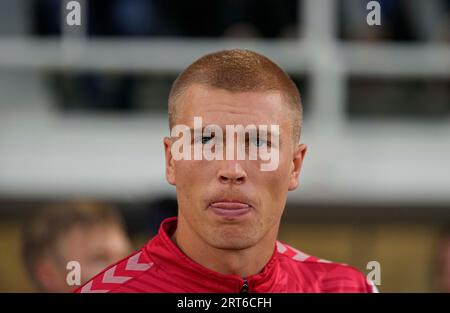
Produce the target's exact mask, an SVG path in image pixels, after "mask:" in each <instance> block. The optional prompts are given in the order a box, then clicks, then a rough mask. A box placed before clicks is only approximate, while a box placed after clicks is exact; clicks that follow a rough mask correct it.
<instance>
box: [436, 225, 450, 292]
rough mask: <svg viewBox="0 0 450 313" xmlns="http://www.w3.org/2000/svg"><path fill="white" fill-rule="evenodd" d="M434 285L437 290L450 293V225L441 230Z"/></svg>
mask: <svg viewBox="0 0 450 313" xmlns="http://www.w3.org/2000/svg"><path fill="white" fill-rule="evenodd" d="M435 281H436V287H437V291H438V292H446V293H450V225H446V226H444V227H443V229H442V230H441V235H440V238H439V242H438V247H437V268H436V276H435Z"/></svg>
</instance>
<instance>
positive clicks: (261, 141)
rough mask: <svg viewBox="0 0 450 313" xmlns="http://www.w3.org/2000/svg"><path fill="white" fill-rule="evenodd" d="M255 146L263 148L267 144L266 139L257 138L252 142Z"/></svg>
mask: <svg viewBox="0 0 450 313" xmlns="http://www.w3.org/2000/svg"><path fill="white" fill-rule="evenodd" d="M252 142H253V144H254V145H255V146H257V147H262V146H263V145H265V144H266V143H267V142H266V140H265V139H262V138H255V139H253V140H252Z"/></svg>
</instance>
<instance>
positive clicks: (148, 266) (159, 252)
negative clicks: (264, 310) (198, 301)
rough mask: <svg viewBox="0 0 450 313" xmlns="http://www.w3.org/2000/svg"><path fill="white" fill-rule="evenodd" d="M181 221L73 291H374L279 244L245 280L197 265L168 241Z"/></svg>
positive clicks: (342, 270)
mask: <svg viewBox="0 0 450 313" xmlns="http://www.w3.org/2000/svg"><path fill="white" fill-rule="evenodd" d="M176 227H177V218H176V217H173V218H168V219H166V220H164V221H163V222H162V223H161V226H160V229H159V231H158V234H157V235H156V236H155V237H154V238H153V239H152V240H150V241H149V242H148V243H147V244H146V245H145V246H144V247H143V248H141V249H140V250H139V251H137V252H135V253H133V254H132V255H130V256H128V257H126V258H125V259H123V260H121V261H119V262H117V263H116V264H113V265H111V266H110V267H108V268H106V269H105V270H104V271H102V272H101V273H99V274H98V275H97V276H95V277H94V278H92V279H91V280H90V281H88V282H87V283H86V284H84V285H83V286H81V287H80V288H78V289H77V290H75V292H81V293H84V292H112V293H115V292H178V293H184V292H191V293H197V292H217V293H230V292H252V293H253V292H376V288H375V287H374V285H372V284H371V283H370V282H368V281H367V280H366V278H365V277H364V275H363V274H361V273H360V272H359V271H358V270H357V269H355V268H353V267H350V266H347V265H343V264H337V263H331V262H329V261H324V260H321V259H318V258H315V257H313V256H309V255H307V254H305V253H303V252H301V251H298V250H297V249H294V248H292V247H290V246H289V245H287V244H284V243H281V242H280V241H277V242H276V245H275V247H274V253H273V255H272V257H271V259H270V261H269V262H268V263H267V264H266V266H265V267H264V268H263V270H262V271H261V272H260V273H259V274H256V275H252V276H249V277H247V278H242V277H239V276H237V275H223V274H220V273H217V272H214V271H212V270H210V269H207V268H205V267H203V266H202V265H200V264H198V263H196V262H194V261H193V260H191V259H190V258H189V257H188V256H186V255H185V254H184V253H183V252H182V251H181V250H180V249H179V248H178V247H177V246H176V245H175V244H174V243H173V242H172V240H171V239H170V237H171V235H172V234H173V233H174V231H175V229H176Z"/></svg>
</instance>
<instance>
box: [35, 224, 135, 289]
mask: <svg viewBox="0 0 450 313" xmlns="http://www.w3.org/2000/svg"><path fill="white" fill-rule="evenodd" d="M130 252H131V245H130V242H129V239H128V237H127V236H126V234H125V233H124V231H123V230H122V228H121V227H120V226H117V225H114V224H102V225H94V226H89V227H88V226H74V227H72V228H71V229H69V230H68V231H67V232H66V233H65V234H64V235H63V236H61V238H60V239H59V240H58V242H57V243H56V247H55V249H54V251H52V252H50V253H48V254H47V256H45V257H43V259H42V261H41V262H38V264H37V266H36V272H37V277H38V279H39V281H40V284H41V286H42V287H43V288H44V289H46V291H49V292H70V291H72V290H74V289H75V288H76V287H77V286H69V285H68V284H67V281H66V278H67V275H68V274H69V271H70V270H71V269H66V266H67V263H68V262H70V261H77V262H79V263H80V267H81V272H80V274H81V275H80V277H81V284H83V283H84V282H86V281H87V280H89V279H90V278H92V277H93V276H95V275H96V274H98V273H99V272H101V271H102V270H103V269H105V268H106V267H107V266H109V265H111V264H113V263H115V262H117V261H119V260H120V259H122V258H124V257H125V256H127V255H128V254H129V253H130Z"/></svg>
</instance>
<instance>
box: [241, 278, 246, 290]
mask: <svg viewBox="0 0 450 313" xmlns="http://www.w3.org/2000/svg"><path fill="white" fill-rule="evenodd" d="M240 293H248V282H247V278H244V283H243V284H242V288H241V291H240Z"/></svg>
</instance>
